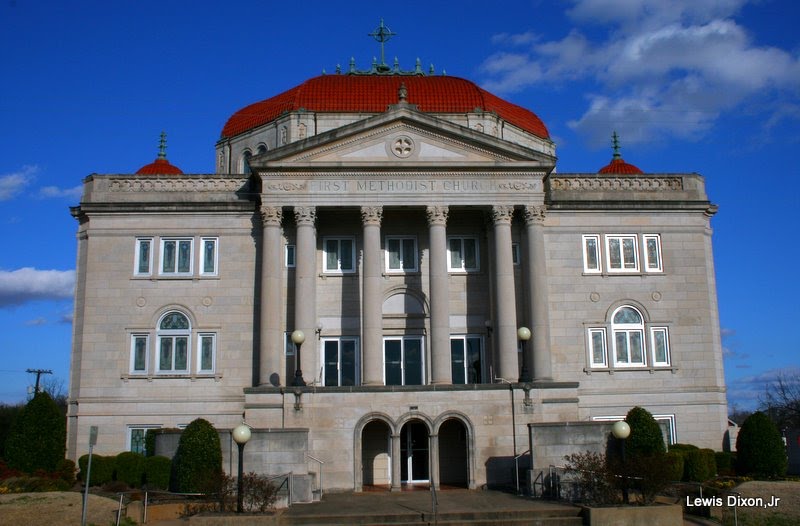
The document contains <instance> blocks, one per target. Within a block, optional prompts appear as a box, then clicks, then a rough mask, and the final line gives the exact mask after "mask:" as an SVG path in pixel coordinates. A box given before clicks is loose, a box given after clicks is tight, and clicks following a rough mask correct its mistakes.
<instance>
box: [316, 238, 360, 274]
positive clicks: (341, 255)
mask: <svg viewBox="0 0 800 526" xmlns="http://www.w3.org/2000/svg"><path fill="white" fill-rule="evenodd" d="M322 247H323V262H324V263H323V265H324V271H325V272H326V273H330V274H346V273H352V272H355V271H356V263H355V262H356V242H355V239H354V238H352V237H327V238H325V239H324V240H323V243H322Z"/></svg>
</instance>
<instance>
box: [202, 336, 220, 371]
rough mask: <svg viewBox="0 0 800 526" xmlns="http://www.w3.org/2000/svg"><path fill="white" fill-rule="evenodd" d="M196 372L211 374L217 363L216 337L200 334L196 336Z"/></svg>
mask: <svg viewBox="0 0 800 526" xmlns="http://www.w3.org/2000/svg"><path fill="white" fill-rule="evenodd" d="M197 355H198V356H197V372H198V373H200V374H213V373H214V371H215V369H216V362H217V335H216V334H214V333H207V332H201V333H199V334H198V335H197Z"/></svg>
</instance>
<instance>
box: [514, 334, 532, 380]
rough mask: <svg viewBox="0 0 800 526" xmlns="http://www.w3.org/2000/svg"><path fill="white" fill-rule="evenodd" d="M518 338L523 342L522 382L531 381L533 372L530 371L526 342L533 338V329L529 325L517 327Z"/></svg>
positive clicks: (520, 374) (520, 377)
mask: <svg viewBox="0 0 800 526" xmlns="http://www.w3.org/2000/svg"><path fill="white" fill-rule="evenodd" d="M517 338H519V341H520V342H521V343H522V370H521V371H520V373H519V381H520V382H530V381H531V372H530V371H528V357H527V356H526V355H525V344H526V343H527V342H528V340H530V339H531V330H530V329H529V328H527V327H520V328H519V329H517Z"/></svg>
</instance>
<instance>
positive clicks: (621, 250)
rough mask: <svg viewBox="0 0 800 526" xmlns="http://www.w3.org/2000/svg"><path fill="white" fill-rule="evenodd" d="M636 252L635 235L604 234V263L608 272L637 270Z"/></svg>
mask: <svg viewBox="0 0 800 526" xmlns="http://www.w3.org/2000/svg"><path fill="white" fill-rule="evenodd" d="M637 252H638V251H637V247H636V236H635V235H609V236H606V263H607V264H608V271H609V272H637V271H638V270H639V263H638V257H637Z"/></svg>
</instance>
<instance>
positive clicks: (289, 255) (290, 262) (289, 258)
mask: <svg viewBox="0 0 800 526" xmlns="http://www.w3.org/2000/svg"><path fill="white" fill-rule="evenodd" d="M295 265H296V263H295V246H294V245H286V267H287V268H294V267H295Z"/></svg>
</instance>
